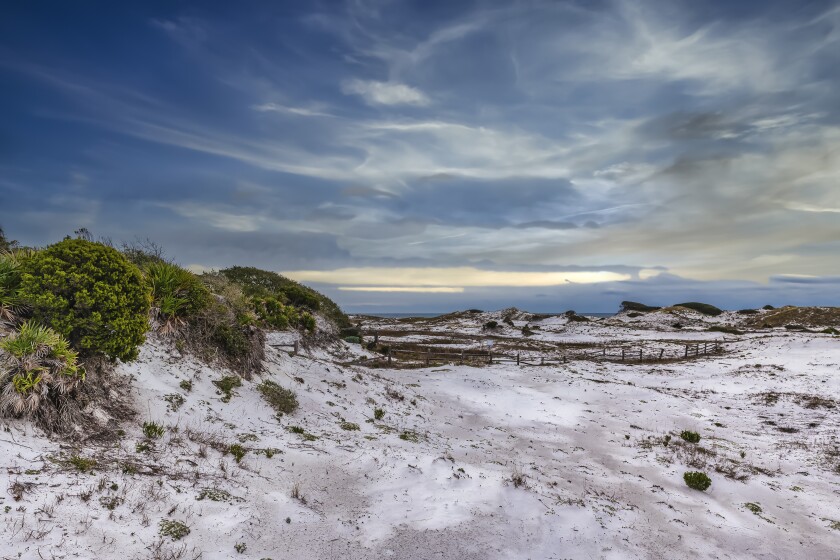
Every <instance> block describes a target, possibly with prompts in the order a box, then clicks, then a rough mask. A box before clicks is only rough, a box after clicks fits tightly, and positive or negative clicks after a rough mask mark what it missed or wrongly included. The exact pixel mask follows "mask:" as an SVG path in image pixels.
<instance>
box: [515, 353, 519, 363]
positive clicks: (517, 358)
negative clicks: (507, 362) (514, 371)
mask: <svg viewBox="0 0 840 560" xmlns="http://www.w3.org/2000/svg"><path fill="white" fill-rule="evenodd" d="M516 365H519V352H517V353H516Z"/></svg>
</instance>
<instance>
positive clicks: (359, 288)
mask: <svg viewBox="0 0 840 560" xmlns="http://www.w3.org/2000/svg"><path fill="white" fill-rule="evenodd" d="M338 289H339V290H341V291H342V292H412V293H415V292H416V293H427V294H460V293H463V291H464V288H448V287H447V288H443V287H440V288H425V287H423V286H341V287H339V288H338Z"/></svg>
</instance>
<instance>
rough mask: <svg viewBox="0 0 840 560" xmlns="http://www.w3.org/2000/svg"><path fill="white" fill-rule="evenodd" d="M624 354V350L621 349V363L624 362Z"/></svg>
mask: <svg viewBox="0 0 840 560" xmlns="http://www.w3.org/2000/svg"><path fill="white" fill-rule="evenodd" d="M624 352H625V350H624V348H622V349H621V361H622V362H623V361H624Z"/></svg>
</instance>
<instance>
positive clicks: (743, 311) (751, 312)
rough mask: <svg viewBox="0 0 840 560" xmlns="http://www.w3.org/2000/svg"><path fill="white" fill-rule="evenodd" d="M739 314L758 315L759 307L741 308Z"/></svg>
mask: <svg viewBox="0 0 840 560" xmlns="http://www.w3.org/2000/svg"><path fill="white" fill-rule="evenodd" d="M737 313H738V315H758V309H739V310H738V311H737Z"/></svg>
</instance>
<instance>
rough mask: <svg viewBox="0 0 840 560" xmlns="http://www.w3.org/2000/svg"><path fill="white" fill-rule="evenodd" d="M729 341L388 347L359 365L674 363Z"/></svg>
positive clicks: (716, 350)
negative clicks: (555, 348)
mask: <svg viewBox="0 0 840 560" xmlns="http://www.w3.org/2000/svg"><path fill="white" fill-rule="evenodd" d="M730 342H732V341H727V340H723V341H707V342H689V343H684V344H682V343H668V344H669V345H670V346H672V348H645V347H640V348H633V347H627V346H608V345H605V346H603V347H601V348H598V349H580V350H579V351H576V352H574V351H565V352H562V353H560V354H559V355H558V354H557V353H555V354H549V355H546V354H540V355H534V353H526V354H523V353H522V352H517V353H516V354H506V353H504V352H493V350H490V349H488V350H461V351H460V352H453V351H452V350H451V349H447V350H441V349H438V348H433V347H426V348H422V347H419V346H415V347H412V348H410V349H401V348H399V347H395V346H394V345H393V344H391V345H390V346H389V347H388V348H387V351H386V353H385V354H384V355H382V356H376V357H373V358H369V359H367V360H362V361H361V362H359V363H360V364H372V363H387V364H388V365H393V363H394V361H395V360H400V356H402V357H403V358H402V362H404V363H405V362H413V363H418V362H419V363H424V364H425V365H426V366H429V365H431V364H432V363H433V362H443V363H458V364H465V363H476V362H477V363H486V364H498V363H515V364H516V365H529V366H548V365H559V364H564V363H568V362H569V361H570V360H597V361H610V362H633V363H640V362H663V361H675V360H689V359H696V358H700V357H701V356H708V355H711V354H722V353H724V352H726V344H728V343H730Z"/></svg>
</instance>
